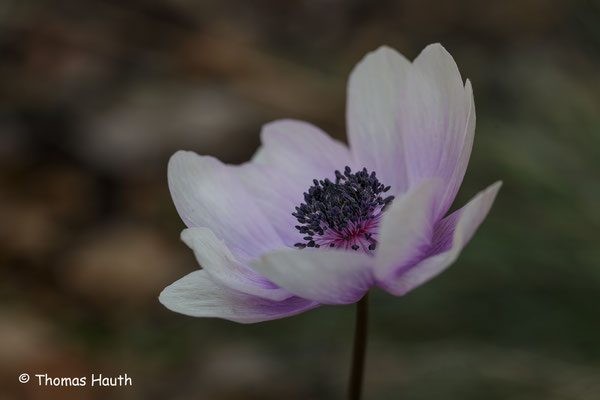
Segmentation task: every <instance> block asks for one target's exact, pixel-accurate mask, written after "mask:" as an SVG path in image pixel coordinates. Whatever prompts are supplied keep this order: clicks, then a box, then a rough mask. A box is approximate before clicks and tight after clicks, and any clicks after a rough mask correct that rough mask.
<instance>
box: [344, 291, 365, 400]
mask: <svg viewBox="0 0 600 400" xmlns="http://www.w3.org/2000/svg"><path fill="white" fill-rule="evenodd" d="M368 317H369V294H368V293H367V294H365V295H364V297H363V298H362V299H360V301H359V302H358V303H356V325H355V328H354V350H353V353H352V370H351V371H350V385H349V387H348V399H349V400H360V397H361V392H362V383H363V372H364V370H365V355H366V347H367V320H368Z"/></svg>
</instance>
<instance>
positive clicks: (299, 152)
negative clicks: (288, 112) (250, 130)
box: [259, 120, 353, 198]
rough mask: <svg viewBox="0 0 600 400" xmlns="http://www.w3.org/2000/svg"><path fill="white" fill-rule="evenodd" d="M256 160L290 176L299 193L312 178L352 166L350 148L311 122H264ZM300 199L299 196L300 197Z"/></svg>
mask: <svg viewBox="0 0 600 400" xmlns="http://www.w3.org/2000/svg"><path fill="white" fill-rule="evenodd" d="M261 141H262V146H263V147H262V150H261V153H260V156H259V160H260V162H261V163H263V164H267V165H270V166H275V167H277V168H278V169H281V170H282V171H284V172H285V173H286V174H288V175H289V176H290V178H291V179H292V181H293V183H294V184H296V187H297V188H298V189H297V190H299V191H300V196H301V195H302V193H303V192H304V191H306V190H307V189H308V188H309V187H310V186H311V185H312V181H313V179H324V178H330V179H333V178H334V177H335V174H334V172H335V170H336V169H337V170H343V169H344V167H345V166H346V165H349V166H351V167H353V163H352V162H351V156H350V151H349V150H348V148H347V147H346V146H345V145H344V144H343V143H341V142H338V141H336V140H334V139H332V138H331V137H329V136H328V135H327V134H326V133H324V132H323V131H322V130H320V129H319V128H317V127H316V126H314V125H311V124H309V123H306V122H302V121H295V120H279V121H275V122H271V123H269V124H267V125H265V126H264V127H263V129H262V132H261ZM300 198H301V197H300Z"/></svg>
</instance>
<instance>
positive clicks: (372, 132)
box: [346, 46, 410, 194]
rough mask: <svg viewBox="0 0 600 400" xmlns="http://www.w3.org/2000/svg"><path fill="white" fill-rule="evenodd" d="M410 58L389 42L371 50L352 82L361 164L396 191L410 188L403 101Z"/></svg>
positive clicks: (351, 118)
mask: <svg viewBox="0 0 600 400" xmlns="http://www.w3.org/2000/svg"><path fill="white" fill-rule="evenodd" d="M409 68H410V62H409V61H408V60H407V59H406V58H404V56H402V55H401V54H400V53H398V52H397V51H396V50H394V49H391V48H389V47H387V46H382V47H380V48H379V49H377V50H375V51H373V52H371V53H369V54H367V55H366V56H365V57H364V58H363V60H362V61H361V62H359V63H358V65H357V66H356V67H355V68H354V70H353V71H352V74H351V75H350V80H349V82H348V104H347V112H346V120H347V129H348V140H349V142H350V148H351V150H352V153H353V154H354V156H355V159H356V161H357V163H358V164H359V167H360V168H362V167H366V168H367V169H368V170H369V171H375V172H376V173H377V176H378V177H379V179H380V181H381V182H383V183H384V184H385V185H390V186H392V193H394V194H398V193H402V192H404V191H405V190H406V189H407V177H406V171H405V166H404V148H403V143H402V131H401V130H400V125H399V118H400V104H401V95H402V93H403V86H404V81H405V79H406V76H407V73H408V70H409Z"/></svg>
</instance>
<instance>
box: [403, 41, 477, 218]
mask: <svg viewBox="0 0 600 400" xmlns="http://www.w3.org/2000/svg"><path fill="white" fill-rule="evenodd" d="M400 110H401V112H400V114H401V115H400V132H401V135H402V140H403V143H404V157H405V162H406V172H407V174H408V183H409V186H410V187H414V186H415V185H418V184H419V183H420V182H421V181H422V180H423V179H427V178H432V177H439V178H441V179H442V180H443V181H444V184H445V186H446V192H449V194H448V195H444V196H441V199H440V200H441V201H440V203H439V204H438V205H437V213H438V217H441V216H442V215H443V214H444V213H445V212H446V211H447V209H448V207H449V206H450V204H451V203H452V200H453V199H454V195H455V194H456V189H457V188H458V186H460V181H461V180H462V176H463V175H464V169H465V168H466V164H467V162H468V159H469V156H470V148H471V146H470V142H469V139H468V138H467V136H468V135H469V134H471V135H472V130H471V129H474V117H475V114H474V109H473V101H472V92H471V90H470V85H469V86H468V89H467V90H465V87H464V86H463V81H462V78H461V76H460V73H459V71H458V68H457V66H456V63H455V62H454V59H453V58H452V56H451V55H450V54H449V53H448V52H447V51H446V50H445V49H444V48H443V47H442V46H441V45H439V44H434V45H430V46H427V47H426V48H425V49H424V50H423V51H422V52H421V54H420V55H419V56H418V57H417V58H416V59H415V61H414V63H413V65H412V66H411V68H410V70H409V73H408V77H407V79H406V85H405V87H404V92H403V96H402V102H401V105H400ZM470 122H472V123H473V126H469V124H470ZM470 140H472V137H471V139H470ZM466 143H467V144H466ZM457 169H458V171H457ZM457 182H458V184H457Z"/></svg>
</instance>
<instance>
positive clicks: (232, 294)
mask: <svg viewBox="0 0 600 400" xmlns="http://www.w3.org/2000/svg"><path fill="white" fill-rule="evenodd" d="M159 301H160V302H161V303H162V304H163V305H164V306H165V307H167V308H168V309H169V310H171V311H175V312H178V313H181V314H185V315H189V316H192V317H214V318H223V319H227V320H230V321H234V322H240V323H254V322H261V321H267V320H272V319H278V318H284V317H289V316H292V315H296V314H300V313H302V312H304V311H308V310H310V309H312V308H315V307H318V306H319V304H318V303H315V302H313V301H310V300H305V299H301V298H299V297H290V298H288V299H286V300H283V301H273V300H268V299H263V298H260V297H256V296H251V295H248V294H246V293H241V292H238V291H235V290H232V289H230V288H228V287H226V286H222V285H220V284H219V283H217V282H215V281H214V280H213V279H211V277H210V275H209V274H208V273H207V272H206V271H194V272H192V273H191V274H188V275H186V276H184V277H183V278H181V279H179V280H178V281H176V282H175V283H173V284H171V285H169V286H167V287H166V288H165V289H164V290H163V291H162V292H161V294H160V296H159Z"/></svg>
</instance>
